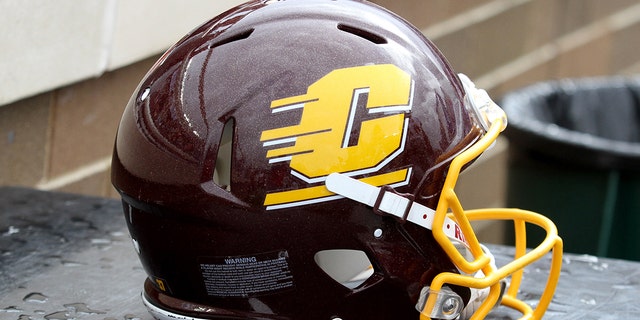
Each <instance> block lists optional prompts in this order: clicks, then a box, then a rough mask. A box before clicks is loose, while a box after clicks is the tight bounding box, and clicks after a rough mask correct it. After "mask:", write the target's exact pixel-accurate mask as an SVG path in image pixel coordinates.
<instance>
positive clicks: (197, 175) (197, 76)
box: [112, 0, 561, 320]
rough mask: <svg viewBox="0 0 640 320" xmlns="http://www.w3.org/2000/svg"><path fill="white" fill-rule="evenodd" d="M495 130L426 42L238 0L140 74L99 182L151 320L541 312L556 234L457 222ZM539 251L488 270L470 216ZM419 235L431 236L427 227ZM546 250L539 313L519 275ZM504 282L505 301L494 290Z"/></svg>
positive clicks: (325, 4) (495, 116)
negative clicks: (106, 189)
mask: <svg viewBox="0 0 640 320" xmlns="http://www.w3.org/2000/svg"><path fill="white" fill-rule="evenodd" d="M505 125H506V122H505V119H504V114H503V113H502V112H501V110H500V109H499V108H498V107H497V106H496V105H495V104H493V103H492V102H491V100H490V99H488V97H487V95H486V93H485V92H484V91H481V90H478V89H475V88H474V87H473V85H472V83H471V82H470V81H469V80H468V79H466V77H464V76H458V75H456V74H455V73H454V72H453V70H452V69H451V67H450V66H449V64H448V63H447V61H446V60H445V58H444V57H443V56H442V55H441V53H440V52H439V51H438V50H437V49H436V48H435V46H434V45H433V44H432V43H431V42H430V41H429V40H427V39H426V38H424V36H423V35H422V34H421V33H420V32H419V31H417V30H416V29H415V28H414V27H412V26H411V25H410V24H408V23H407V22H406V21H404V20H402V19H401V18H399V17H397V16H396V15H394V14H392V13H390V12H388V11H386V10H384V9H382V8H380V7H378V6H376V5H373V4H370V3H367V2H364V1H345V0H337V1H330V0H304V1H302V0H299V1H295V0H288V1H251V2H248V3H246V4H243V5H241V6H238V7H236V8H233V9H231V10H229V11H227V12H225V13H223V14H221V15H220V16H218V17H216V18H214V19H212V20H210V21H208V22H206V23H204V24H203V25H201V26H200V27H198V28H197V29H195V30H194V31H192V32H191V33H190V34H188V35H187V36H185V37H184V38H183V39H182V40H180V41H179V42H178V43H177V44H175V45H174V46H173V47H172V48H170V49H169V50H168V51H167V52H166V53H165V54H164V55H163V56H162V57H161V58H160V60H159V61H158V62H157V63H156V64H155V65H154V66H153V67H152V69H151V70H150V71H149V72H148V73H147V75H146V76H145V78H144V79H143V80H142V82H141V83H140V85H139V87H138V88H137V89H136V91H135V92H134V94H133V96H132V97H131V100H130V101H129V103H128V105H127V108H126V110H125V112H124V115H123V117H122V120H121V123H120V126H119V129H118V135H117V139H116V144H115V149H114V155H113V163H112V181H113V184H114V186H115V187H116V189H117V190H118V191H119V192H120V194H121V195H122V200H123V206H124V213H125V218H126V221H127V224H128V227H129V231H130V233H131V237H132V240H133V242H134V246H135V249H136V251H137V252H138V254H139V257H140V260H141V262H142V265H143V267H144V269H145V271H146V273H147V274H148V279H147V281H146V282H145V285H144V292H143V300H144V302H145V304H146V305H147V307H148V308H149V310H150V312H151V313H152V314H153V315H154V316H155V317H157V318H159V319H172V318H174V319H175V318H180V319H216V318H224V319H234V318H238V319H245V318H252V319H343V320H349V319H418V318H422V319H426V318H442V319H454V318H456V317H458V316H461V317H469V316H471V315H474V314H475V315H474V316H475V317H483V316H484V315H485V314H486V313H487V312H489V310H490V309H491V308H492V307H493V306H494V305H496V304H497V303H498V302H499V301H502V303H503V304H506V305H510V306H512V307H516V308H517V309H519V310H520V311H522V312H523V313H524V314H525V316H533V317H539V316H541V315H542V314H543V313H544V311H545V309H546V307H547V305H548V304H549V301H550V299H551V296H552V295H553V291H554V288H555V283H556V282H557V279H558V278H557V277H558V274H559V268H560V265H559V263H560V262H559V261H558V260H559V256H561V241H560V240H559V238H558V237H557V233H556V230H555V227H554V226H553V224H552V223H551V222H550V221H548V220H547V219H546V218H544V217H541V216H538V215H536V214H533V213H529V212H524V211H511V210H486V211H476V212H465V211H463V210H462V207H461V206H460V204H459V202H458V201H457V198H456V196H455V193H454V192H453V187H454V186H455V182H456V180H457V177H458V173H459V172H460V171H461V170H462V168H463V167H466V166H467V165H469V164H470V163H471V162H473V160H474V159H475V158H477V157H478V156H479V155H480V154H481V153H482V152H483V151H484V150H485V149H486V148H487V147H488V146H489V145H490V144H491V143H492V142H493V140H495V138H496V136H497V135H498V133H499V132H500V131H501V130H502V129H503V128H504V126H505ZM487 218H488V219H513V220H514V221H515V222H516V223H515V225H516V227H517V232H516V233H517V235H518V236H520V237H519V238H522V236H523V233H524V225H525V223H526V222H529V223H534V224H537V225H540V226H542V227H543V228H545V229H546V230H547V232H548V236H547V239H546V240H545V242H543V243H542V244H541V245H540V246H539V247H538V248H536V249H535V250H533V251H532V252H529V253H525V245H526V244H524V243H523V242H522V240H520V241H519V242H518V243H517V244H516V251H517V252H516V256H515V260H514V263H511V264H509V265H507V266H506V267H504V268H497V267H496V266H495V264H494V263H493V262H492V259H491V254H490V253H489V251H488V250H487V249H486V248H484V247H483V246H481V245H480V244H479V243H478V241H477V239H476V236H475V234H474V233H473V229H472V228H471V226H470V224H469V221H470V220H476V219H487ZM432 230H433V231H432ZM552 248H553V249H554V250H553V252H554V255H553V263H552V270H551V273H550V277H549V284H548V285H547V291H546V292H545V293H544V294H543V296H542V298H541V301H540V303H539V307H538V308H537V309H536V310H535V311H532V310H531V308H530V307H528V306H527V305H525V304H524V303H521V302H520V301H519V300H516V299H515V295H516V294H517V291H518V286H519V282H520V278H521V275H522V268H524V267H525V266H526V265H528V264H530V263H531V262H533V261H534V260H536V259H538V258H540V257H541V256H543V255H544V254H546V253H547V252H549V251H550V250H551V249H552ZM509 276H512V280H511V283H512V284H511V286H510V287H509V289H508V290H507V291H506V293H505V290H504V283H505V282H504V279H505V278H507V277H509Z"/></svg>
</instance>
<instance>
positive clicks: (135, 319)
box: [124, 314, 140, 320]
mask: <svg viewBox="0 0 640 320" xmlns="http://www.w3.org/2000/svg"><path fill="white" fill-rule="evenodd" d="M124 320H140V317H138V316H136V315H133V314H126V315H125V316H124Z"/></svg>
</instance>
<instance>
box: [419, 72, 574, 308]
mask: <svg viewBox="0 0 640 320" xmlns="http://www.w3.org/2000/svg"><path fill="white" fill-rule="evenodd" d="M460 78H461V81H462V82H463V84H464V87H465V90H467V95H468V97H469V99H470V104H471V108H473V109H474V112H476V115H477V116H478V118H479V119H480V121H481V122H482V123H483V126H486V128H487V132H486V134H485V135H484V136H483V137H482V138H481V139H480V140H479V141H478V142H477V143H476V144H474V145H473V146H471V147H470V148H469V149H467V150H465V151H464V152H462V153H461V154H460V155H458V156H457V157H456V158H455V159H454V160H453V161H452V162H451V165H450V167H449V170H448V173H447V177H446V179H445V182H444V186H443V189H442V193H441V195H440V199H439V201H438V205H437V207H436V211H435V217H434V221H433V229H432V230H433V235H434V237H435V239H436V240H437V241H438V243H439V244H440V246H442V248H443V250H444V251H445V252H446V253H447V254H448V255H449V257H450V258H451V259H452V261H453V262H454V264H455V265H456V266H457V267H458V269H460V271H461V273H462V274H456V273H449V272H445V273H441V274H439V275H437V276H436V277H435V278H434V279H433V281H432V283H431V285H430V287H429V290H428V292H430V293H433V294H428V295H427V297H426V298H425V299H424V304H422V306H423V307H422V310H419V311H420V312H421V319H423V320H424V319H430V318H431V317H432V316H433V315H436V314H438V313H439V311H438V309H442V308H443V306H442V305H441V304H442V302H441V301H443V299H445V300H444V301H448V300H446V297H445V298H443V297H442V292H444V294H445V295H446V294H447V292H448V291H447V290H444V291H443V289H445V288H447V284H451V285H459V286H466V287H470V288H476V289H482V288H490V292H489V294H488V296H487V298H486V300H485V301H484V302H483V303H482V304H481V305H480V306H479V307H478V309H477V310H475V312H474V313H473V315H472V316H471V318H470V319H483V318H484V317H485V316H486V315H487V314H488V313H489V312H490V311H491V309H492V308H493V307H494V306H495V305H496V303H498V302H499V303H500V304H502V305H505V306H507V307H511V308H514V309H516V310H518V311H519V312H521V313H522V314H523V319H524V318H527V319H529V318H533V319H540V318H542V315H543V314H544V313H545V311H546V309H547V307H548V306H549V303H550V302H551V299H552V297H553V294H554V292H555V288H556V285H557V282H558V279H559V277H560V268H561V265H562V239H560V237H559V236H558V232H557V229H556V227H555V225H554V224H553V222H551V220H549V219H548V218H546V217H544V216H542V215H540V214H537V213H534V212H531V211H525V210H517V209H482V210H470V211H464V209H463V208H462V206H461V204H460V201H459V200H458V197H457V196H456V194H455V192H454V187H455V183H456V182H457V180H458V176H459V174H460V171H461V170H462V168H463V167H464V166H465V165H466V164H468V163H470V162H471V161H473V159H475V158H477V157H478V156H480V154H481V153H482V152H483V151H485V150H486V149H487V148H489V147H490V146H491V144H493V143H494V142H495V140H496V138H497V137H498V135H499V134H500V132H501V131H502V130H503V129H504V128H505V127H506V116H505V114H504V112H503V111H502V109H500V107H498V106H497V105H496V104H495V103H494V102H493V101H491V99H490V98H489V97H488V95H487V93H486V92H485V91H484V90H479V89H476V88H475V86H474V85H473V83H472V82H471V81H470V80H469V79H468V78H466V77H465V76H464V75H461V76H460ZM445 219H447V220H448V219H452V220H454V221H456V222H457V224H458V225H459V226H460V228H461V230H462V233H463V235H464V238H465V239H466V241H467V244H468V246H469V248H468V249H469V251H470V252H471V254H472V256H473V260H471V261H468V260H467V259H466V258H465V256H463V254H462V253H461V251H460V250H458V249H457V248H456V245H455V243H454V242H453V241H452V240H451V239H450V237H448V236H447V235H446V234H445V233H444V232H443V228H442V226H443V224H444V223H445ZM473 220H513V222H514V227H515V235H516V242H515V256H514V261H512V262H511V263H509V264H507V265H505V266H502V267H499V268H497V267H495V266H493V265H492V263H491V258H490V257H489V255H488V254H486V253H485V252H484V251H483V250H482V246H481V245H480V243H479V242H478V239H477V238H476V236H475V233H474V232H473V229H472V227H471V223H470V221H473ZM527 223H530V224H534V225H537V226H539V227H541V228H543V229H544V230H545V231H546V232H547V235H546V237H545V239H544V241H542V243H541V244H540V245H538V246H537V247H536V248H535V249H532V250H531V251H529V252H528V253H527V252H526V248H527V243H526V224H527ZM550 251H551V252H552V259H551V265H550V271H549V277H548V279H547V284H546V287H545V291H544V292H543V294H542V296H541V298H540V301H539V303H538V306H537V307H536V309H535V310H532V308H531V307H530V306H529V305H527V304H526V303H524V302H523V301H520V300H518V299H517V298H516V295H517V293H518V289H519V287H520V283H521V280H522V273H523V269H524V267H526V266H527V265H529V264H531V263H533V262H534V261H536V260H538V259H540V258H542V257H543V256H544V255H546V254H547V253H548V252H550ZM467 258H468V257H467ZM480 271H481V272H482V274H484V277H474V276H472V275H473V274H477V273H478V272H480ZM509 276H511V284H510V286H509V288H508V289H507V291H506V293H505V294H504V296H502V297H501V291H502V290H504V288H503V287H502V285H501V280H502V279H505V278H507V277H509ZM500 298H502V300H501V301H500ZM449 300H451V298H449ZM434 310H435V311H434Z"/></svg>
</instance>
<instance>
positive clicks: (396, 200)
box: [372, 185, 415, 223]
mask: <svg viewBox="0 0 640 320" xmlns="http://www.w3.org/2000/svg"><path fill="white" fill-rule="evenodd" d="M379 189H380V192H378V196H377V197H376V201H375V202H374V203H373V206H372V207H373V212H375V213H376V214H378V215H381V216H392V217H394V218H396V220H398V221H399V222H400V223H405V222H407V218H408V217H409V212H410V211H411V208H412V207H413V204H414V199H415V196H414V195H412V194H409V193H399V192H397V191H396V190H395V189H393V188H392V187H390V186H387V185H384V186H382V187H380V188H379ZM389 194H393V195H395V197H390V196H388V195H389ZM393 208H400V210H394V209H393ZM402 208H404V211H403V212H402V213H401V214H399V215H395V214H390V213H389V212H397V213H400V211H401V210H402Z"/></svg>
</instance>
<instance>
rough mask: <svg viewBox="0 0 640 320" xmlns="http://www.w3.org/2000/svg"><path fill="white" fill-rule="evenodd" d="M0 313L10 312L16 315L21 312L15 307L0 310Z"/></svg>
mask: <svg viewBox="0 0 640 320" xmlns="http://www.w3.org/2000/svg"><path fill="white" fill-rule="evenodd" d="M0 312H11V313H14V312H15V313H17V312H22V310H20V309H18V307H16V306H8V307H6V308H4V309H0Z"/></svg>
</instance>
